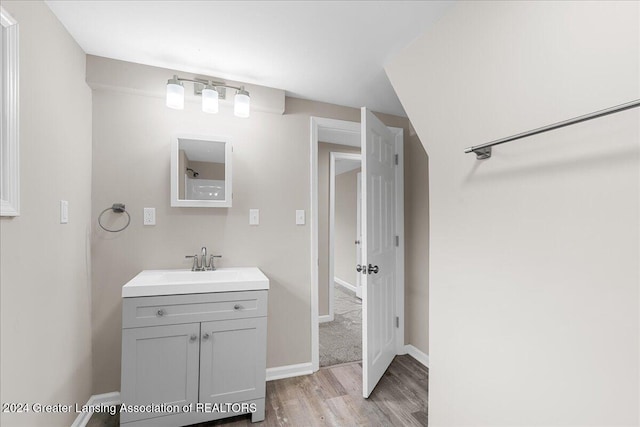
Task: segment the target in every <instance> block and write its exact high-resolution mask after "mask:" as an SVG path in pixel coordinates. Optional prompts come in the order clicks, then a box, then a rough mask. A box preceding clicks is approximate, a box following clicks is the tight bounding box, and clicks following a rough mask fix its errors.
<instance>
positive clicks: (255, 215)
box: [249, 209, 260, 225]
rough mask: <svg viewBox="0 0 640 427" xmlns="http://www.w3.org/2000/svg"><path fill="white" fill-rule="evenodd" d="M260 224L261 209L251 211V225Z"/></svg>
mask: <svg viewBox="0 0 640 427" xmlns="http://www.w3.org/2000/svg"><path fill="white" fill-rule="evenodd" d="M259 224H260V209H249V225H259Z"/></svg>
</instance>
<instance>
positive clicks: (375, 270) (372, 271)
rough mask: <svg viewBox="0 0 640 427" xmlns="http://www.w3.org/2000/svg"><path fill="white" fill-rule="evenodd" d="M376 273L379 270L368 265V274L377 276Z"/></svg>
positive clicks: (374, 266)
mask: <svg viewBox="0 0 640 427" xmlns="http://www.w3.org/2000/svg"><path fill="white" fill-rule="evenodd" d="M378 271H380V269H379V268H378V266H377V265H371V264H369V268H368V273H369V274H371V273H373V274H378Z"/></svg>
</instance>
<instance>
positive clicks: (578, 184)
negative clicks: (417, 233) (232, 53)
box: [387, 2, 640, 426]
mask: <svg viewBox="0 0 640 427" xmlns="http://www.w3.org/2000/svg"><path fill="white" fill-rule="evenodd" d="M639 34H640V4H639V3H638V2H464V3H459V4H457V6H456V7H455V8H454V9H452V11H451V12H450V13H449V14H448V15H446V16H444V17H443V18H442V19H441V20H440V21H439V22H438V23H437V24H436V26H435V27H434V28H433V29H432V30H430V31H429V32H427V33H426V34H424V35H423V36H422V37H420V38H418V39H417V40H416V41H415V42H413V43H412V44H411V45H410V46H409V47H408V48H406V49H405V51H403V52H402V53H401V54H399V56H398V57H396V58H394V59H393V60H392V61H391V63H390V65H389V66H388V67H387V73H388V75H389V77H390V79H391V82H392V84H393V86H394V88H395V89H396V92H397V93H398V95H399V97H400V100H401V102H402V104H403V106H404V108H405V110H406V111H407V113H408V115H409V118H410V119H411V121H412V123H413V125H414V126H415V128H416V130H417V132H418V134H419V135H420V138H421V141H422V142H423V143H424V144H425V146H426V149H427V152H428V153H429V160H430V163H429V174H430V176H429V187H430V219H431V227H430V238H431V242H430V254H431V255H430V260H429V263H430V265H429V267H430V298H431V304H430V327H431V330H430V354H429V356H430V360H431V363H432V365H433V369H432V370H431V372H430V375H429V380H430V384H429V424H430V425H434V426H460V425H484V426H496V425H502V426H504V425H522V424H523V423H526V424H527V425H555V426H561V425H562V426H568V425H606V426H616V425H618V426H620V425H626V426H631V425H638V424H640V419H639V414H640V408H639V405H640V395H639V390H640V387H639V386H640V377H639V372H640V353H639V350H640V346H639V344H640V343H639V340H640V325H639V323H638V319H639V317H640V307H639V305H640V277H639V272H640V250H639V244H640V243H639V242H640V239H639V236H640V234H639V233H640V228H639V221H638V219H639V218H640V151H639V149H640V143H639V141H640V111H639V110H637V109H636V110H631V111H626V112H623V113H618V114H615V115H611V116H607V117H603V118H599V119H597V120H592V121H589V122H585V123H581V124H578V125H574V126H571V127H568V128H564V129H559V130H556V131H553V132H549V133H545V134H543V135H538V136H535V137H530V138H527V139H523V140H520V141H516V142H512V143H509V144H506V145H503V146H500V147H497V148H495V149H494V153H493V157H492V158H491V159H489V160H485V161H478V160H476V159H475V156H474V155H472V154H464V153H463V150H464V148H465V147H467V146H470V145H474V144H480V143H483V142H486V141H490V140H493V139H497V138H500V137H505V136H508V135H512V134H516V133H518V132H522V131H526V130H528V129H533V128H536V127H539V126H543V125H546V124H549V123H554V122H557V121H560V120H564V119H567V118H570V117H575V116H578V115H581V114H585V113H589V112H592V111H596V110H599V109H602V108H607V107H610V106H613V105H617V104H620V103H623V102H627V101H629V100H633V99H638V98H640V79H639V78H638V76H640V38H639V37H638V35H639ZM461 101H463V102H461ZM425 263H426V259H425Z"/></svg>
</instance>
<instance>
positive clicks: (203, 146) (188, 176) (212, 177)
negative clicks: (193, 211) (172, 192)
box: [178, 139, 226, 200]
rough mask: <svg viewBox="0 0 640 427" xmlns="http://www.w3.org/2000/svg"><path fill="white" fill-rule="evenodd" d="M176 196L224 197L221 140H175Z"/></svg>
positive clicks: (213, 198) (222, 145)
mask: <svg viewBox="0 0 640 427" xmlns="http://www.w3.org/2000/svg"><path fill="white" fill-rule="evenodd" d="M178 174H179V175H178V178H179V184H178V190H179V194H178V199H179V200H225V198H226V197H225V143H224V142H218V141H200V140H194V139H179V140H178Z"/></svg>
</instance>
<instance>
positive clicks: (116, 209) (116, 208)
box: [98, 203, 131, 233]
mask: <svg viewBox="0 0 640 427" xmlns="http://www.w3.org/2000/svg"><path fill="white" fill-rule="evenodd" d="M107 211H113V212H116V213H123V212H124V213H126V214H127V223H126V224H125V225H124V227H122V228H118V229H117V230H110V229H108V228H107V227H105V226H104V225H102V215H104V214H105V212H107ZM130 223H131V215H129V212H127V210H126V209H125V208H124V203H114V204H113V205H112V206H111V207H110V208H107V209H105V210H103V211H102V212H100V215H98V225H99V226H100V228H102V229H103V230H104V231H108V232H109V233H119V232H120V231H122V230H124V229H125V228H127V227H128V226H129V224H130Z"/></svg>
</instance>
